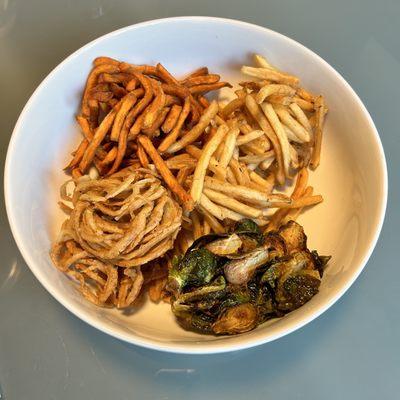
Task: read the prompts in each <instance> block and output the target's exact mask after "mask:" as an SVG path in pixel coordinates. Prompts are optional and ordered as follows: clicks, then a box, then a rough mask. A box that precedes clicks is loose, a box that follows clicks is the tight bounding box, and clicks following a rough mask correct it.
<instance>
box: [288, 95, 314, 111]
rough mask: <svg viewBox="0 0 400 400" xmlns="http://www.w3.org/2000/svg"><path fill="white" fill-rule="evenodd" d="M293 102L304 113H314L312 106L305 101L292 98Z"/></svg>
mask: <svg viewBox="0 0 400 400" xmlns="http://www.w3.org/2000/svg"><path fill="white" fill-rule="evenodd" d="M293 101H294V102H295V103H296V104H297V105H298V106H299V107H300V108H301V109H302V110H304V111H314V104H313V103H311V102H309V101H307V100H304V99H301V98H300V97H297V96H294V97H293Z"/></svg>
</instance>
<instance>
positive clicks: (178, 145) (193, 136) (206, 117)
mask: <svg viewBox="0 0 400 400" xmlns="http://www.w3.org/2000/svg"><path fill="white" fill-rule="evenodd" d="M217 112H218V104H217V102H216V101H212V102H211V104H210V106H209V107H208V108H207V110H205V112H204V113H203V115H202V116H201V118H200V121H199V122H198V124H197V125H195V126H194V127H193V128H192V129H191V130H190V131H189V132H188V133H187V134H186V135H185V136H184V137H182V139H180V140H179V141H177V142H175V143H174V144H172V145H171V146H170V147H169V148H168V150H167V152H168V153H175V152H177V151H179V150H181V149H183V148H184V147H186V146H187V145H188V144H191V143H193V142H195V141H196V140H197V139H198V138H199V137H200V135H201V134H202V133H203V132H204V130H205V129H206V128H207V126H208V125H209V124H210V121H211V119H212V118H214V117H215V116H216V114H217Z"/></svg>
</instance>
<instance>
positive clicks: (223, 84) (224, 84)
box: [189, 82, 232, 94]
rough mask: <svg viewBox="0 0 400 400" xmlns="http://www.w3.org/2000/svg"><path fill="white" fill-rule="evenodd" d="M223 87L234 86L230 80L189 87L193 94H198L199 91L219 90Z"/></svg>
mask: <svg viewBox="0 0 400 400" xmlns="http://www.w3.org/2000/svg"><path fill="white" fill-rule="evenodd" d="M223 87H230V88H231V87H232V85H231V84H230V83H228V82H217V83H212V84H204V85H197V86H191V87H190V88H189V90H190V93H191V94H198V93H207V92H210V91H211V90H218V89H221V88H223Z"/></svg>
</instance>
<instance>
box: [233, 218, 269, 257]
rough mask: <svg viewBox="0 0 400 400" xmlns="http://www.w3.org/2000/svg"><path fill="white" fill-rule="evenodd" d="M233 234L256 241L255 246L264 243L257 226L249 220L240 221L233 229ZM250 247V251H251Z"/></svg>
mask: <svg viewBox="0 0 400 400" xmlns="http://www.w3.org/2000/svg"><path fill="white" fill-rule="evenodd" d="M234 232H235V233H237V234H239V235H241V236H244V238H246V237H247V239H248V240H249V239H253V240H255V241H256V243H255V245H262V244H263V242H264V235H263V234H262V232H261V230H260V228H259V226H258V225H257V224H256V223H255V222H254V221H253V220H251V219H241V220H240V221H238V222H237V223H236V225H235V227H234ZM251 247H255V246H250V249H251V250H253V249H252V248H251Z"/></svg>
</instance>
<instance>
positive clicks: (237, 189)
mask: <svg viewBox="0 0 400 400" xmlns="http://www.w3.org/2000/svg"><path fill="white" fill-rule="evenodd" d="M204 187H205V188H207V189H213V190H216V191H218V192H221V193H225V194H227V195H229V196H232V197H234V198H236V199H239V200H243V201H246V202H249V203H252V204H257V205H260V206H262V207H271V205H272V204H274V203H277V196H276V195H268V194H266V193H264V192H263V191H259V190H254V189H251V188H248V187H246V186H243V185H232V184H230V183H227V182H222V181H219V180H217V179H215V178H211V177H209V176H207V177H206V178H205V180H204ZM278 197H279V198H282V201H281V202H280V203H282V202H283V200H284V201H285V202H286V203H288V204H289V203H290V201H289V199H287V198H284V197H282V196H278ZM278 200H279V199H278Z"/></svg>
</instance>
